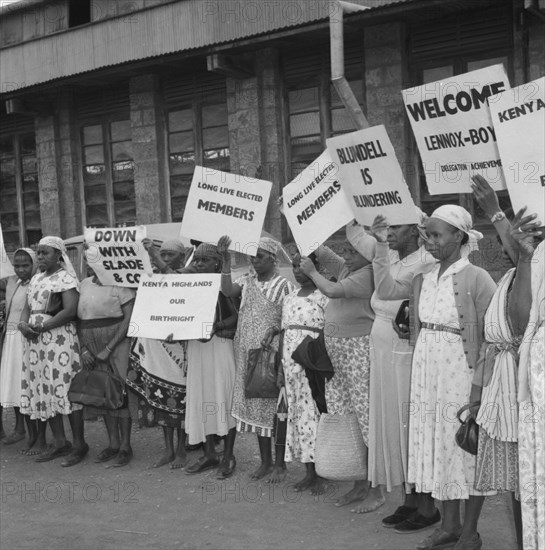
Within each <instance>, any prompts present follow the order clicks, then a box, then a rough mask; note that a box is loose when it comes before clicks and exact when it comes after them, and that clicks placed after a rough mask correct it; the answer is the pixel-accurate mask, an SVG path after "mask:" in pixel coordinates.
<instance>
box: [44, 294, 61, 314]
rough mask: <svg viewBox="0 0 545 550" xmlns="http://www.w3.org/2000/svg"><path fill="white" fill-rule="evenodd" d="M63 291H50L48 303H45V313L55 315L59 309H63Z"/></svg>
mask: <svg viewBox="0 0 545 550" xmlns="http://www.w3.org/2000/svg"><path fill="white" fill-rule="evenodd" d="M62 309H63V305H62V293H61V292H50V293H49V296H48V297H47V303H46V304H45V309H44V313H45V314H47V315H51V317H55V315H57V313H59V311H62Z"/></svg>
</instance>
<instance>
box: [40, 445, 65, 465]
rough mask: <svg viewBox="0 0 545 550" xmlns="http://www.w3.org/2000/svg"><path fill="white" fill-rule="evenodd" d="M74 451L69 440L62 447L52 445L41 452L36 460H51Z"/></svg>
mask: <svg viewBox="0 0 545 550" xmlns="http://www.w3.org/2000/svg"><path fill="white" fill-rule="evenodd" d="M71 452H72V443H70V442H69V441H67V442H66V443H65V444H64V445H63V446H62V447H53V446H50V447H49V448H48V449H47V450H46V451H44V452H43V453H40V454H39V455H38V458H37V459H36V462H49V461H50V460H54V459H55V458H60V457H61V456H66V455H69V454H70V453H71Z"/></svg>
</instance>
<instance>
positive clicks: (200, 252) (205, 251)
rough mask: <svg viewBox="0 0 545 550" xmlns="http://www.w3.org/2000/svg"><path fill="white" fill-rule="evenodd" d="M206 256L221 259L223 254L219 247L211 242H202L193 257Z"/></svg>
mask: <svg viewBox="0 0 545 550" xmlns="http://www.w3.org/2000/svg"><path fill="white" fill-rule="evenodd" d="M199 256H201V257H206V258H214V259H215V260H221V254H220V253H219V252H218V247H217V246H216V245H215V244H211V243H201V244H200V245H199V246H198V247H197V249H196V250H195V254H194V256H193V258H198V257H199Z"/></svg>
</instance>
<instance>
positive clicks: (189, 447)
mask: <svg viewBox="0 0 545 550" xmlns="http://www.w3.org/2000/svg"><path fill="white" fill-rule="evenodd" d="M201 448H202V443H197V444H196V445H190V444H189V443H186V444H185V450H186V451H198V450H199V449H201Z"/></svg>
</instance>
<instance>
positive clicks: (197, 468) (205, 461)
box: [185, 456, 220, 475]
mask: <svg viewBox="0 0 545 550" xmlns="http://www.w3.org/2000/svg"><path fill="white" fill-rule="evenodd" d="M219 463H220V461H219V460H218V459H217V458H207V457H205V456H201V458H199V460H197V462H195V463H193V464H191V466H189V467H188V468H186V469H185V473H186V474H189V475H191V474H200V473H201V472H205V471H206V470H211V469H212V468H215V467H216V466H217V465H218V464H219Z"/></svg>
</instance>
